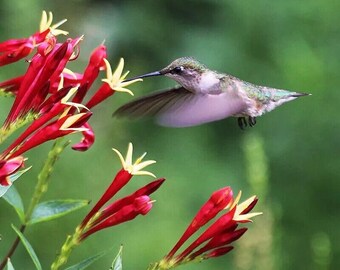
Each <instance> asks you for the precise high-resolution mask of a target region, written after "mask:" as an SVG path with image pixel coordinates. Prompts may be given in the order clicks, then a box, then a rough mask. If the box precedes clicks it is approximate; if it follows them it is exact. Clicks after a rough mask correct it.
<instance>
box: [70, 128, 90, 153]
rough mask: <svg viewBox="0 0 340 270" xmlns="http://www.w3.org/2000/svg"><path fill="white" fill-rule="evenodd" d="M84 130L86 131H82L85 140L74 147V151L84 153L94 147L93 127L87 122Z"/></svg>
mask: <svg viewBox="0 0 340 270" xmlns="http://www.w3.org/2000/svg"><path fill="white" fill-rule="evenodd" d="M82 128H84V129H85V130H84V131H82V134H83V139H82V140H81V142H79V143H77V144H75V145H73V146H72V149H73V150H76V151H82V152H83V151H86V150H88V149H89V148H90V147H91V146H92V144H93V143H94V138H95V137H94V132H93V130H92V127H91V126H90V124H89V123H87V122H86V123H85V124H84V125H83V127H82Z"/></svg>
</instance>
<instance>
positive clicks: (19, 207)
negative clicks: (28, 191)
mask: <svg viewBox="0 0 340 270" xmlns="http://www.w3.org/2000/svg"><path fill="white" fill-rule="evenodd" d="M2 198H4V199H5V201H6V202H8V203H9V204H10V205H11V206H13V208H14V209H15V211H16V212H17V214H18V216H19V219H20V221H21V223H25V212H24V205H23V203H22V200H21V197H20V194H19V193H18V191H17V189H16V188H15V187H14V186H12V188H10V189H9V190H8V191H7V192H6V194H5V195H4V196H3V197H2Z"/></svg>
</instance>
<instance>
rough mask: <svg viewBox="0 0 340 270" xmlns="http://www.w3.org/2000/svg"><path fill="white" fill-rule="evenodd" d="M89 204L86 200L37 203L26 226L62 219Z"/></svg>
mask: <svg viewBox="0 0 340 270" xmlns="http://www.w3.org/2000/svg"><path fill="white" fill-rule="evenodd" d="M88 204H89V201H88V200H54V201H46V202H42V203H39V204H38V205H37V206H36V207H35V208H34V210H33V213H32V216H31V219H30V220H29V222H28V225H31V224H34V223H38V222H43V221H49V220H52V219H55V218H58V217H62V216H64V215H66V214H68V213H71V212H73V211H75V210H78V209H80V208H82V207H84V206H86V205H88Z"/></svg>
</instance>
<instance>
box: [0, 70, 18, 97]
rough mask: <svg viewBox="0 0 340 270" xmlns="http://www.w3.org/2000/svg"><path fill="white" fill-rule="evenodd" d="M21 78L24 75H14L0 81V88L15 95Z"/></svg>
mask: <svg viewBox="0 0 340 270" xmlns="http://www.w3.org/2000/svg"><path fill="white" fill-rule="evenodd" d="M23 78H24V76H23V75H22V76H19V77H15V78H12V79H9V80H7V81H4V82H1V83H0V90H1V91H4V92H11V93H13V94H15V95H16V94H17V92H18V89H19V87H20V84H21V82H22V80H23Z"/></svg>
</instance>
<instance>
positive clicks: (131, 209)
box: [81, 195, 153, 240]
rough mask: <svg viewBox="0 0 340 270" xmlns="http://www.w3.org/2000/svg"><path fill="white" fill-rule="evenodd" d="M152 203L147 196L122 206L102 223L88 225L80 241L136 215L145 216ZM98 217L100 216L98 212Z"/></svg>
mask: <svg viewBox="0 0 340 270" xmlns="http://www.w3.org/2000/svg"><path fill="white" fill-rule="evenodd" d="M152 203H153V201H151V199H150V197H149V196H147V195H143V196H140V197H137V198H135V199H134V201H133V202H132V203H130V204H128V205H124V206H123V207H122V208H120V209H119V210H118V211H117V212H115V213H114V214H112V215H111V216H109V217H108V218H106V219H104V220H103V221H101V222H99V223H97V224H95V225H91V224H90V226H89V229H88V230H87V231H86V232H84V233H83V234H82V236H81V240H83V239H85V238H86V237H88V236H89V235H91V234H93V233H95V232H97V231H100V230H102V229H105V228H108V227H112V226H116V225H118V224H120V223H123V222H127V221H129V220H132V219H134V218H136V217H137V216H138V215H146V214H147V213H148V212H149V211H150V210H151V208H152ZM98 216H100V212H99V215H98ZM94 221H95V220H94Z"/></svg>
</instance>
